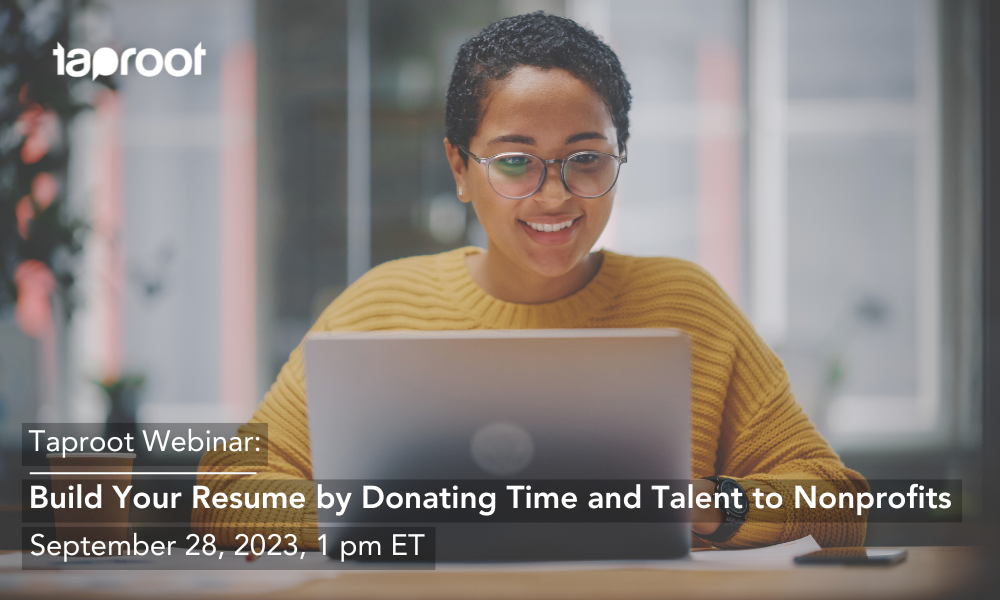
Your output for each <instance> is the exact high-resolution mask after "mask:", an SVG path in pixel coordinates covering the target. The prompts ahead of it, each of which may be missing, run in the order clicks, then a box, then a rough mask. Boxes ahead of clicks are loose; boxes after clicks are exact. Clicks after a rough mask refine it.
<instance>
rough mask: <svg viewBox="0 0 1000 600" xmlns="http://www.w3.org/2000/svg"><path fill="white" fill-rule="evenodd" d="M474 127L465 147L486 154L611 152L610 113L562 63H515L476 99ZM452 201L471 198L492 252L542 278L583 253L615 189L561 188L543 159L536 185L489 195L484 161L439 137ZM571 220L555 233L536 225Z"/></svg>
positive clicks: (554, 168)
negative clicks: (518, 192) (596, 192)
mask: <svg viewBox="0 0 1000 600" xmlns="http://www.w3.org/2000/svg"><path fill="white" fill-rule="evenodd" d="M481 111H482V115H481V118H480V122H479V130H478V131H477V132H476V134H475V135H474V136H473V137H472V139H471V140H470V141H469V151H470V152H472V153H473V154H475V155H476V156H479V157H482V158H488V157H490V156H493V155H495V154H499V153H501V152H528V153H530V154H534V155H535V156H538V157H540V158H542V159H552V158H557V159H564V158H566V157H567V156H569V155H570V154H573V153H574V152H579V151H581V150H596V151H599V152H606V153H608V154H618V138H617V135H616V132H615V127H614V123H612V121H611V114H610V113H609V112H608V109H607V107H606V106H605V105H604V103H603V102H602V101H601V98H600V97H599V96H598V95H597V94H596V93H594V91H593V90H592V89H591V88H590V86H588V85H587V84H586V83H584V82H582V81H580V80H579V79H577V78H576V77H574V76H573V75H571V74H570V73H569V72H567V71H564V70H562V69H548V70H545V69H540V68H537V67H519V68H517V69H516V70H514V71H513V72H512V73H511V74H510V76H509V77H507V78H506V79H505V80H503V81H502V82H500V83H499V84H497V85H496V86H495V89H494V90H493V92H492V93H491V94H490V95H489V96H488V97H487V98H486V99H485V100H484V101H483V105H482V108H481ZM445 148H446V149H447V152H448V159H449V162H450V163H451V167H452V171H453V173H454V175H455V183H456V184H457V186H458V188H459V199H460V200H462V202H472V205H473V207H474V208H475V211H476V215H477V216H478V218H479V222H480V223H481V224H482V226H483V229H485V230H486V234H487V236H488V237H489V241H490V248H489V250H490V251H491V252H495V251H499V252H502V253H503V254H504V256H505V257H506V258H507V259H508V260H509V261H511V262H513V263H514V264H516V265H518V266H520V267H521V268H523V269H527V270H529V271H532V272H535V273H537V274H539V275H543V276H547V277H558V276H561V275H565V274H566V273H568V272H569V271H570V270H571V269H572V268H573V267H574V266H576V265H577V264H579V263H580V261H581V260H582V259H583V258H584V257H585V256H587V254H588V253H589V252H590V250H591V248H592V247H593V246H594V243H595V242H597V238H598V237H599V236H600V235H601V232H602V231H603V230H604V226H605V225H606V224H607V222H608V217H609V216H610V214H611V205H612V202H613V200H614V194H615V189H614V188H612V189H611V191H609V192H608V193H607V194H605V195H603V196H600V197H598V198H581V197H579V196H575V195H573V194H572V193H570V192H569V191H568V190H567V189H566V188H565V186H563V183H562V179H561V177H560V175H559V165H558V164H551V165H548V167H547V168H548V172H547V174H546V177H545V182H544V183H543V184H542V187H541V188H540V189H539V190H538V191H537V192H535V193H534V194H533V195H531V196H528V197H527V198H522V199H520V200H511V199H509V198H505V197H503V196H501V195H499V194H497V193H496V192H495V191H494V190H493V188H492V187H491V186H490V183H489V181H488V179H487V172H486V167H484V166H483V165H481V164H479V163H477V162H476V161H474V160H472V159H469V161H468V165H467V166H466V165H465V164H463V162H462V156H461V154H460V153H459V152H458V151H457V149H455V148H454V147H453V146H451V145H450V144H449V143H448V142H447V140H445ZM566 222H571V223H572V224H571V225H570V226H569V227H566V228H564V229H560V230H559V231H551V232H546V231H537V230H535V229H533V228H532V227H531V226H530V225H529V223H530V224H535V225H536V226H544V225H557V224H564V223H566Z"/></svg>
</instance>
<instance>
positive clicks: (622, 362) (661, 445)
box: [305, 329, 691, 562]
mask: <svg viewBox="0 0 1000 600" xmlns="http://www.w3.org/2000/svg"><path fill="white" fill-rule="evenodd" d="M305 363H306V384H307V396H308V410H309V435H310V445H311V449H312V465H313V478H314V479H315V480H390V479H449V480H488V479H504V480H525V481H527V482H528V483H530V481H528V480H546V479H547V480H559V479H564V480H565V479H575V480H608V479H688V478H689V477H690V474H691V401H690V398H691V384H690V371H691V367H690V364H691V362H690V346H689V339H688V337H687V336H686V335H684V334H683V333H680V332H678V331H674V330H669V329H565V330H488V331H457V332H450V331H440V332H439V331H435V332H368V333H320V334H312V335H310V336H309V338H308V339H307V340H306V343H305ZM500 501H507V499H506V498H502V499H501V498H500V497H499V496H498V502H500ZM333 512H334V509H329V510H323V509H321V510H320V511H319V514H318V517H319V521H320V523H321V525H325V524H330V525H333V524H340V523H342V522H343V517H340V518H338V517H336V516H334V515H333V514H332V513H333ZM435 527H436V531H435V533H436V540H437V561H438V562H456V561H457V562H464V561H475V562H492V561H514V562H522V561H535V560H650V559H662V558H672V557H677V556H683V555H685V554H686V553H687V552H688V550H689V546H690V527H689V525H688V524H686V523H676V522H675V523H489V522H484V523H442V524H436V525H435Z"/></svg>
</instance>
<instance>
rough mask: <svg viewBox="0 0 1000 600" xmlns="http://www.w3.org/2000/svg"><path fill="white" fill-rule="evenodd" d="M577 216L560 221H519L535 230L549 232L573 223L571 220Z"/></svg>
mask: <svg viewBox="0 0 1000 600" xmlns="http://www.w3.org/2000/svg"><path fill="white" fill-rule="evenodd" d="M579 218H580V217H577V218H576V219H570V220H568V221H563V222H562V223H532V222H531V221H521V222H522V223H524V224H525V225H527V226H528V227H531V228H532V229H534V230H535V231H542V232H545V233H549V232H555V231H560V230H563V229H566V228H567V227H570V226H571V225H573V222H574V221H576V220H577V219H579Z"/></svg>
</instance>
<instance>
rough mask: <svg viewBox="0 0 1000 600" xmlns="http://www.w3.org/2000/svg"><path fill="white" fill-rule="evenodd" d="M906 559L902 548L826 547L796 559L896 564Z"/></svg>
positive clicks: (806, 562)
mask: <svg viewBox="0 0 1000 600" xmlns="http://www.w3.org/2000/svg"><path fill="white" fill-rule="evenodd" d="M905 559H906V550H904V549H902V548H824V549H822V550H817V551H816V552H810V553H809V554H805V555H803V556H799V557H797V558H796V559H795V563H796V564H799V565H894V564H896V563H900V562H903V561H904V560H905Z"/></svg>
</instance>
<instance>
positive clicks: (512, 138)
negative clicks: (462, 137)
mask: <svg viewBox="0 0 1000 600" xmlns="http://www.w3.org/2000/svg"><path fill="white" fill-rule="evenodd" d="M505 142H506V143H508V144H527V145H529V146H534V145H535V138H533V137H531V136H527V135H518V134H516V133H515V134H509V135H501V136H497V137H495V138H493V139H492V140H490V141H489V142H487V144H502V143H505Z"/></svg>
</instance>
